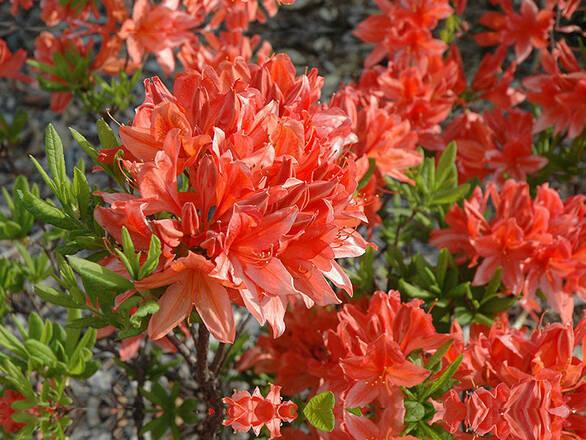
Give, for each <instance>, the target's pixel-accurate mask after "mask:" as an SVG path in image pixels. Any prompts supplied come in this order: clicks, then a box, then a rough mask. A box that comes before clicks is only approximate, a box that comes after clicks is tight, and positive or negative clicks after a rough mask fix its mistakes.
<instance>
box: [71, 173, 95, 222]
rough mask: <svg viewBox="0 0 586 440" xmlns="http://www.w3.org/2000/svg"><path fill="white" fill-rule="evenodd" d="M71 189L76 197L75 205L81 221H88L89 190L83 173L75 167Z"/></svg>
mask: <svg viewBox="0 0 586 440" xmlns="http://www.w3.org/2000/svg"><path fill="white" fill-rule="evenodd" d="M73 190H74V193H75V197H76V199H77V206H78V208H79V214H80V217H81V219H82V221H86V222H87V221H88V220H89V219H90V218H91V217H89V213H88V209H89V207H90V206H89V205H90V197H91V191H90V187H89V184H88V182H87V179H86V177H85V174H84V173H83V172H82V171H81V170H80V169H79V168H77V167H75V168H74V169H73Z"/></svg>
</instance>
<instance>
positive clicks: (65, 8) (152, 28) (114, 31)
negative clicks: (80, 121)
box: [0, 0, 295, 112]
mask: <svg viewBox="0 0 586 440" xmlns="http://www.w3.org/2000/svg"><path fill="white" fill-rule="evenodd" d="M294 2H295V0H282V1H281V0H264V1H263V2H262V6H261V5H260V4H259V3H260V2H259V1H257V0H237V1H235V0H212V1H209V0H205V1H204V0H185V1H179V0H165V1H163V2H162V3H155V4H153V3H152V2H151V1H150V0H137V1H136V2H133V6H132V10H130V9H129V8H128V6H127V5H126V4H125V3H124V2H123V1H121V0H104V1H103V2H102V6H103V7H104V9H105V12H106V15H105V16H103V14H102V9H101V8H99V7H97V5H96V3H95V2H94V1H83V2H82V3H81V5H80V4H77V5H74V4H73V3H72V2H67V1H66V2H63V1H58V0H42V1H41V3H40V7H41V18H42V20H43V21H44V22H45V24H46V25H47V26H48V27H51V28H54V29H55V28H56V27H58V26H59V25H60V24H62V23H65V24H66V25H67V28H66V29H65V30H64V31H63V32H61V33H58V34H55V33H53V32H49V31H43V32H41V33H40V35H39V36H38V37H37V39H36V41H35V46H36V50H35V54H34V67H35V70H36V72H37V73H38V74H39V76H40V80H39V81H40V85H41V87H42V88H44V89H46V90H48V91H49V92H51V110H53V111H56V112H62V111H63V110H64V109H65V108H66V107H67V106H68V104H69V102H70V101H71V98H72V96H73V92H72V89H75V88H79V86H80V85H79V84H72V83H71V81H72V78H73V77H72V75H75V74H76V73H78V72H77V71H76V69H78V64H77V63H78V62H80V61H81V60H82V59H87V60H89V62H88V63H87V66H85V67H86V69H87V70H88V76H87V78H85V79H84V80H85V81H86V82H88V81H89V83H90V84H93V83H94V82H95V78H94V76H95V75H99V74H105V75H118V74H119V72H120V71H124V72H125V73H132V72H135V71H136V70H137V69H140V68H141V67H142V65H143V63H144V62H145V56H146V55H147V54H154V55H155V56H156V59H157V61H158V63H159V66H160V67H161V69H162V70H163V72H164V73H165V75H172V74H173V73H174V72H175V70H176V60H175V56H176V50H177V48H180V49H181V55H180V56H179V59H180V60H181V61H182V63H183V65H184V68H185V69H186V70H188V69H191V68H193V66H194V63H196V64H197V65H199V66H200V67H201V62H198V61H196V59H198V58H199V59H201V58H205V59H206V61H207V62H208V63H210V62H211V61H212V60H211V59H210V58H211V57H213V56H214V53H215V52H218V53H217V54H216V57H221V56H224V55H227V54H226V50H227V49H226V48H220V47H219V44H220V43H222V44H223V43H228V44H232V45H234V48H233V49H232V50H231V51H230V52H231V53H232V55H233V56H236V55H241V56H246V54H247V52H248V53H249V56H250V52H251V49H252V48H254V47H255V46H256V45H257V44H258V40H259V37H258V36H255V37H253V38H252V41H250V38H248V37H244V36H243V35H242V32H243V31H245V30H247V29H248V25H249V23H250V22H252V21H259V22H265V21H266V19H267V15H268V16H273V15H275V14H276V13H277V11H278V5H280V4H285V5H290V4H293V3H294ZM33 5H34V2H33V1H32V0H30V1H29V0H27V1H24V2H23V1H21V0H13V1H12V10H11V12H12V15H15V16H16V15H17V14H18V12H19V6H22V8H23V9H25V10H26V9H30V8H32V7H33ZM224 24H225V26H226V27H227V29H228V31H229V32H228V33H227V34H225V36H223V37H221V39H220V40H217V39H216V38H215V37H214V36H213V34H212V33H211V32H212V31H214V30H216V29H218V28H219V27H220V26H222V25H224ZM198 33H201V34H202V36H204V37H205V41H200V39H199V38H198ZM90 35H91V38H89V39H87V38H84V39H83V41H82V38H83V37H87V36H90ZM251 43H252V44H251ZM267 44H268V43H267ZM5 46H6V43H5V41H4V40H2V39H0V78H14V79H18V80H20V81H24V82H31V81H32V79H31V78H30V77H28V76H26V75H25V74H23V73H20V71H21V70H22V68H23V66H24V62H25V59H26V52H25V51H24V50H22V49H21V50H19V51H18V52H17V53H16V54H15V55H14V56H11V54H10V52H9V51H8V49H7V48H6V47H5ZM98 48H99V49H98ZM263 50H264V52H265V53H268V52H270V45H263ZM93 52H95V53H96V54H95V55H93ZM124 52H126V54H125V53H124ZM56 56H57V57H58V58H60V59H62V60H64V61H65V63H66V64H64V65H62V64H60V63H59V64H58V63H57V60H56V58H55V57H56ZM73 59H74V60H75V61H71V60H73ZM38 63H42V65H43V66H42V67H40V66H39V64H38ZM64 69H66V70H68V71H64ZM77 79H79V78H77V77H75V80H77ZM47 81H49V82H47ZM59 84H60V85H59ZM82 87H90V85H89V84H84V85H83V86H82ZM60 88H62V89H63V90H59V89H60Z"/></svg>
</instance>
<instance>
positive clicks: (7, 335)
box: [0, 325, 28, 360]
mask: <svg viewBox="0 0 586 440" xmlns="http://www.w3.org/2000/svg"><path fill="white" fill-rule="evenodd" d="M0 345H1V346H2V347H4V348H6V349H8V350H10V351H11V352H13V353H14V354H16V355H17V356H20V357H21V358H22V359H25V360H26V359H28V352H27V351H26V350H25V348H24V345H23V344H22V342H20V340H19V339H18V338H17V337H16V336H14V335H13V334H12V332H10V331H8V330H7V329H6V327H4V326H3V325H0Z"/></svg>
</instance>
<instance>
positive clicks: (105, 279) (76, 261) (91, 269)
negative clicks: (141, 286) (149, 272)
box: [67, 255, 134, 293]
mask: <svg viewBox="0 0 586 440" xmlns="http://www.w3.org/2000/svg"><path fill="white" fill-rule="evenodd" d="M67 260H68V261H69V264H70V265H71V267H72V268H73V269H74V270H75V271H76V272H77V273H79V274H80V275H81V277H82V278H86V279H88V280H91V281H92V283H94V284H95V285H99V286H102V287H103V288H104V289H105V290H106V291H108V292H116V293H122V292H126V291H127V290H130V289H132V288H134V284H132V282H130V281H129V280H127V279H126V278H124V277H123V276H122V275H119V274H117V273H116V272H113V271H111V270H110V269H107V268H105V267H104V266H100V265H99V264H97V263H93V262H91V261H88V260H84V259H83V258H78V257H74V256H71V255H70V256H68V257H67Z"/></svg>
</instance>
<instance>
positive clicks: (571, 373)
mask: <svg viewBox="0 0 586 440" xmlns="http://www.w3.org/2000/svg"><path fill="white" fill-rule="evenodd" d="M580 345H581V348H582V353H581V355H582V358H581V359H580V358H579V357H577V356H575V355H574V354H573V353H574V352H575V351H577V350H579V348H580ZM585 348H586V316H585V317H584V318H582V320H581V321H580V322H579V323H578V325H577V326H576V327H575V328H572V326H571V325H563V324H560V323H556V324H549V325H547V326H546V327H545V328H543V329H537V330H534V331H533V332H532V333H531V334H528V333H527V331H524V330H516V329H514V328H511V327H509V326H508V324H507V321H506V319H505V320H504V321H497V322H496V323H495V324H494V325H493V326H492V327H491V328H488V327H482V326H473V332H472V333H471V339H470V341H468V344H467V347H466V351H465V352H464V360H463V362H462V366H461V367H460V370H459V372H458V373H457V375H456V377H457V378H458V379H459V380H460V381H461V384H459V385H458V387H457V388H456V389H452V390H450V392H449V393H448V394H447V395H446V396H444V399H443V401H442V402H441V403H438V404H437V407H438V409H439V411H438V413H436V415H435V418H436V419H438V420H443V423H444V424H445V426H446V427H447V428H448V429H449V431H450V432H451V433H456V436H457V438H461V439H472V438H474V437H475V436H483V435H487V434H492V436H494V437H495V438H498V439H499V440H533V439H544V438H550V439H568V440H570V439H572V440H574V439H575V440H578V439H582V438H584V436H586V424H585V420H586V416H585V415H584V413H585V412H586V383H585V382H584V379H583V377H584V375H585V374H586V361H585V358H584V350H585ZM462 389H469V390H471V391H469V392H468V393H467V395H466V398H465V399H464V401H463V402H462V400H461V399H460V397H459V395H458V392H457V391H458V390H462ZM462 422H464V423H465V426H466V427H467V428H469V429H470V430H472V433H462V432H458V428H459V427H460V424H461V423H462Z"/></svg>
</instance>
